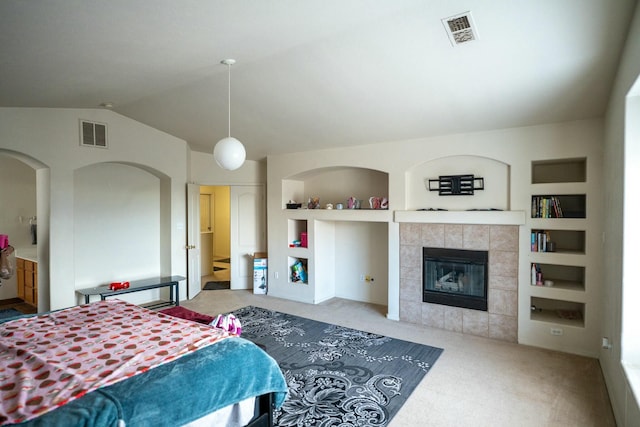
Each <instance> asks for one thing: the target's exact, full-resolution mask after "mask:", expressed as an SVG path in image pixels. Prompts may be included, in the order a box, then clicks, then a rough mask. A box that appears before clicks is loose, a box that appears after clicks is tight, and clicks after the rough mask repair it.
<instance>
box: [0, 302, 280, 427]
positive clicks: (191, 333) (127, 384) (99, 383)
mask: <svg viewBox="0 0 640 427" xmlns="http://www.w3.org/2000/svg"><path fill="white" fill-rule="evenodd" d="M0 322H2V324H0V396H1V397H2V401H1V402H0V404H1V406H0V409H1V411H0V422H1V424H2V425H11V424H16V425H20V426H29V427H37V426H57V425H64V426H76V425H77V426H86V427H103V426H105V427H106V426H109V427H111V426H113V427H125V426H136V427H138V426H143V427H144V426H154V427H156V426H167V427H169V426H170V427H175V426H186V425H188V426H190V427H191V426H197V427H201V426H220V425H225V424H227V423H229V422H232V423H235V425H245V424H246V425H250V426H266V425H272V418H271V414H272V410H273V408H276V407H279V406H280V405H282V403H283V401H284V398H285V396H286V393H287V386H286V382H285V380H284V377H283V375H282V372H281V371H280V368H279V367H278V365H277V363H276V362H275V360H273V359H272V358H271V357H270V356H268V355H267V354H266V353H265V352H264V351H263V350H262V349H260V348H259V347H258V346H256V345H255V344H253V343H251V342H250V341H248V340H245V339H243V338H240V337H237V336H234V335H232V334H230V333H229V332H227V331H223V330H221V329H217V328H212V327H210V326H207V325H202V324H199V323H195V322H192V321H190V320H185V319H180V318H177V317H174V316H170V315H167V314H164V313H159V312H155V311H152V310H148V309H145V308H142V307H138V306H136V305H133V304H130V303H127V302H124V301H121V300H116V299H112V300H105V301H98V302H94V303H91V304H85V305H81V306H76V307H72V308H69V309H65V310H60V311H55V312H51V313H47V314H44V315H36V316H20V317H19V318H13V319H4V320H2V321H0ZM221 417H227V418H221ZM221 419H225V420H232V421H224V423H223V424H221V423H222V422H221V421H220V420H221ZM247 420H248V421H247Z"/></svg>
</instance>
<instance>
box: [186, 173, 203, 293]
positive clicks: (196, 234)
mask: <svg viewBox="0 0 640 427" xmlns="http://www.w3.org/2000/svg"><path fill="white" fill-rule="evenodd" d="M186 251H187V298H188V299H192V298H194V297H195V296H196V295H198V294H199V293H200V291H201V290H202V285H201V283H200V274H201V271H200V186H199V185H198V184H187V246H186Z"/></svg>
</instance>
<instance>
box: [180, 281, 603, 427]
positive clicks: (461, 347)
mask: <svg viewBox="0 0 640 427" xmlns="http://www.w3.org/2000/svg"><path fill="white" fill-rule="evenodd" d="M183 305H184V306H185V307H186V308H189V309H191V310H195V311H198V312H201V313H205V314H210V315H216V314H219V313H226V312H229V311H232V310H235V309H238V308H241V307H244V306H247V305H254V306H258V307H263V308H269V309H273V310H278V311H281V312H284V313H290V314H294V315H297V316H303V317H307V318H310V319H314V320H319V321H324V322H329V323H335V324H338V325H342V326H347V327H351V328H355V329H360V330H365V331H370V332H375V333H378V334H381V335H387V336H390V337H394V338H398V339H403V340H408V341H414V342H418V343H422V344H427V345H431V346H435V347H441V348H443V349H444V353H443V354H442V355H441V356H440V358H439V359H438V362H437V363H436V364H435V366H434V367H433V369H432V370H431V371H430V372H429V374H428V375H427V376H426V377H425V378H424V379H423V380H422V382H421V383H420V384H419V385H418V387H417V388H416V389H415V391H414V392H413V393H412V394H411V396H410V397H409V399H408V400H407V402H406V403H405V404H404V406H403V407H402V408H401V409H400V411H399V412H398V414H397V415H396V416H395V418H394V419H393V420H392V421H391V423H390V424H389V426H390V427H404V426H406V427H415V426H434V427H439V426H442V427H449V426H456V427H464V426H473V427H483V426H487V427H489V426H490V427H501V426H514V427H515V426H517V427H523V426H532V427H542V426H567V427H568V426H576V427H577V426H580V427H589V426H593V427H607V426H615V421H614V419H613V413H612V411H611V406H610V402H609V398H608V395H607V391H606V387H605V385H604V379H603V378H602V373H601V371H600V367H599V364H598V361H597V360H595V359H589V358H585V357H580V356H574V355H569V354H564V353H558V352H553V351H548V350H542V349H538V348H533V347H527V346H522V345H518V344H511V343H505V342H501V341H496V340H491V339H486V338H480V337H473V336H469V335H462V334H459V333H455V332H448V331H443V330H439V329H430V328H426V327H423V326H418V325H412V324H407V323H400V322H395V321H392V320H388V319H387V318H386V317H385V315H386V307H382V306H376V305H371V304H365V303H359V302H354V301H348V300H343V299H332V300H330V301H327V302H325V303H322V304H317V305H310V304H302V303H297V302H292V301H287V300H282V299H278V298H273V297H269V296H265V295H253V294H252V293H251V292H250V291H230V290H229V291H225V290H221V291H215V292H201V293H200V294H199V295H198V296H197V297H196V298H194V299H193V300H191V301H185V302H184V303H183Z"/></svg>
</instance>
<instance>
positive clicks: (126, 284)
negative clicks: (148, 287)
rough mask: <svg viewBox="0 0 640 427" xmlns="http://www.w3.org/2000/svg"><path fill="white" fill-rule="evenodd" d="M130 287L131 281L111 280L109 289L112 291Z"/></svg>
mask: <svg viewBox="0 0 640 427" xmlns="http://www.w3.org/2000/svg"><path fill="white" fill-rule="evenodd" d="M128 287H129V282H111V284H110V285H109V289H111V290H112V291H117V290H119V289H127V288H128Z"/></svg>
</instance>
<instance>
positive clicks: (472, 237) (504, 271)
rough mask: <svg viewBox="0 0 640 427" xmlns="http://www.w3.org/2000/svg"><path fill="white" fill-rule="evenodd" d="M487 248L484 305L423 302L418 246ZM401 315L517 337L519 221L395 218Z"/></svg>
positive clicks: (459, 328) (447, 326) (490, 335)
mask: <svg viewBox="0 0 640 427" xmlns="http://www.w3.org/2000/svg"><path fill="white" fill-rule="evenodd" d="M423 247H436V248H450V249H471V250H484V251H489V295H488V311H478V310H470V309H466V308H458V307H449V306H446V305H439V304H431V303H424V302H422V248H423ZM400 320H401V321H404V322H409V323H417V324H422V325H425V326H430V327H434V328H440V329H446V330H450V331H455V332H461V333H463V334H469V335H478V336H482V337H488V338H495V339H499V340H503V341H510V342H517V340H518V226H516V225H478V224H473V225H464V224H432V223H429V224H424V223H420V224H418V223H401V224H400Z"/></svg>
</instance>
